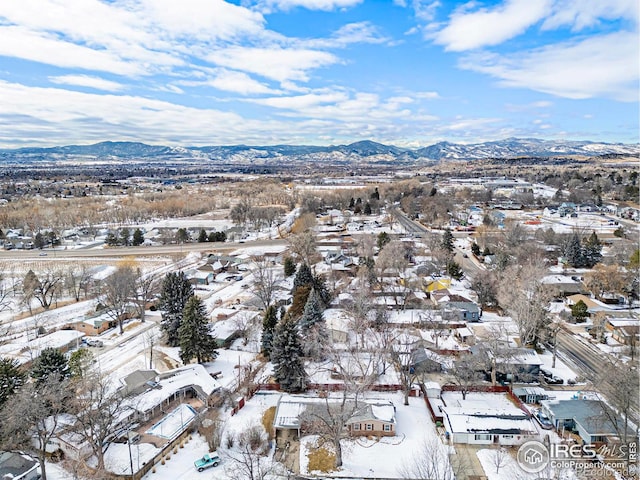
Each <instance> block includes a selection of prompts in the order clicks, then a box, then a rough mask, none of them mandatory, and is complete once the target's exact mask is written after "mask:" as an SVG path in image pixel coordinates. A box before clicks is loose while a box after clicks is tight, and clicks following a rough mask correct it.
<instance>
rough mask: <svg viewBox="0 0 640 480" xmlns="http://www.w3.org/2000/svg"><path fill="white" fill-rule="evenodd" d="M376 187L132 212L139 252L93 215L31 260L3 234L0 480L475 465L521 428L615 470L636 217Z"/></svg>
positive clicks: (499, 453)
mask: <svg viewBox="0 0 640 480" xmlns="http://www.w3.org/2000/svg"><path fill="white" fill-rule="evenodd" d="M376 180H377V181H378V183H372V182H373V180H371V179H370V180H368V181H366V182H362V184H361V185H355V186H354V185H350V186H349V187H348V188H344V187H340V189H342V190H344V193H343V195H342V196H343V197H344V198H343V200H342V201H343V204H340V203H339V201H338V200H337V199H336V198H330V197H327V198H325V199H324V202H327V203H328V202H329V201H332V203H333V204H331V205H322V204H321V203H320V202H319V200H317V198H316V196H318V198H319V197H321V196H322V195H323V192H326V190H325V189H324V188H321V187H323V186H322V185H317V186H316V187H317V188H316V189H314V185H313V184H311V183H309V182H306V183H304V184H303V185H302V186H301V187H300V191H302V192H304V193H305V195H309V198H316V203H317V205H316V206H315V207H314V208H315V209H314V210H312V209H309V207H307V208H306V209H304V208H301V207H298V206H297V207H295V208H292V209H290V210H288V211H285V210H283V211H282V212H281V213H280V215H279V216H278V217H277V221H274V222H272V224H271V225H270V226H267V224H266V223H260V222H255V221H253V222H252V221H250V220H249V217H250V216H249V215H247V214H245V217H244V218H243V217H242V216H241V215H239V214H238V212H237V211H235V209H236V208H237V206H239V205H241V201H240V200H237V201H238V202H240V203H236V204H235V205H236V207H232V208H231V211H229V210H228V209H223V208H219V209H216V210H214V211H211V212H209V213H208V214H207V215H204V216H202V217H200V218H197V219H193V218H190V217H184V218H175V219H163V220H160V221H158V220H153V219H151V220H149V221H145V222H139V223H134V224H131V225H130V226H128V227H126V228H127V229H128V230H129V231H130V232H133V231H139V232H140V235H143V236H144V241H139V240H140V237H139V236H138V241H139V242H138V243H137V244H135V245H134V244H133V243H127V242H123V243H121V244H119V245H115V244H113V245H107V243H106V238H107V235H112V236H113V237H114V238H121V237H123V234H122V227H119V228H118V227H117V226H110V227H104V228H102V229H100V230H96V234H95V236H92V238H88V236H86V235H83V233H82V232H81V231H77V235H76V236H72V237H68V236H66V235H65V236H62V237H61V238H60V239H59V240H57V241H55V242H52V243H51V244H50V245H42V248H41V249H40V248H35V247H34V248H35V252H34V253H31V252H32V250H28V248H29V247H24V245H27V244H29V242H31V241H33V239H32V238H31V237H30V235H29V234H28V232H25V231H24V230H22V231H20V230H19V229H11V230H6V231H4V230H3V231H4V242H5V243H4V246H5V249H6V252H4V253H3V255H4V256H2V258H1V260H0V261H1V262H2V292H3V293H2V296H1V301H2V305H3V309H2V312H0V319H1V321H0V360H1V361H2V364H1V369H0V378H4V379H8V380H11V381H10V382H9V381H8V380H7V382H6V385H7V386H6V387H4V386H3V387H2V390H1V391H0V412H1V413H0V418H1V419H2V426H0V440H1V441H2V442H3V443H2V445H3V447H2V448H3V451H2V453H0V478H12V479H16V478H19V479H27V480H30V479H31V478H37V475H41V476H42V478H45V474H46V476H47V477H48V478H53V479H54V480H58V479H60V480H62V479H71V478H83V479H84V478H95V479H99V478H100V479H101V478H135V479H141V478H144V479H146V480H149V479H153V478H159V479H164V478H175V479H191V478H207V479H225V478H238V479H240V478H242V479H277V478H350V479H353V478H358V479H374V478H385V479H395V478H397V479H407V480H410V479H418V478H429V479H431V478H433V479H469V480H472V479H479V478H496V477H495V476H493V477H492V475H493V472H494V471H499V470H500V468H502V467H504V466H505V465H510V466H509V467H508V468H506V467H505V469H504V471H505V472H506V471H511V470H510V469H512V468H513V469H516V468H519V467H518V465H519V464H518V463H517V462H518V458H519V457H518V455H519V453H518V452H519V449H520V448H521V447H522V446H523V445H525V444H527V443H528V442H531V441H534V442H538V443H539V444H540V445H545V446H546V447H545V448H547V449H552V447H550V445H568V446H571V445H580V446H587V450H589V449H594V451H598V452H600V453H599V455H600V456H599V457H598V459H596V460H597V461H598V462H600V463H599V465H600V467H598V468H603V469H605V470H606V471H608V472H609V473H610V474H611V475H613V476H615V475H617V473H614V472H622V471H623V470H624V468H620V462H617V461H616V462H614V460H618V459H614V458H613V457H612V456H611V455H607V454H606V453H607V452H613V451H618V450H620V448H621V446H625V448H623V449H622V450H624V451H625V452H629V450H627V449H626V446H628V445H635V443H634V442H637V440H638V421H639V420H640V417H639V415H638V413H639V410H638V403H637V391H638V390H637V388H638V384H637V362H638V352H637V346H638V339H639V338H638V337H639V333H638V329H639V317H638V314H639V312H640V305H639V304H638V296H637V281H638V277H637V272H638V258H637V257H638V244H637V241H636V240H637V238H635V239H634V235H635V237H637V232H638V226H637V225H638V224H637V223H634V221H633V220H629V219H627V218H626V217H624V215H623V214H622V212H621V211H619V210H616V209H614V208H612V207H609V208H608V209H605V207H602V208H601V207H595V206H588V205H587V204H584V203H575V204H570V203H568V202H564V203H561V204H556V203H555V202H553V199H554V198H555V197H557V196H558V193H557V192H558V191H559V190H557V189H554V188H551V187H546V186H544V185H542V184H538V183H527V182H524V181H520V180H518V179H515V178H514V179H507V178H504V179H492V180H487V182H483V183H470V182H466V181H463V180H462V179H461V180H459V181H456V180H455V179H454V178H449V179H447V180H446V181H443V182H442V184H438V188H439V189H440V188H441V189H442V190H443V192H446V193H443V194H441V195H443V196H444V195H447V196H450V197H451V198H455V197H457V195H459V194H460V193H459V192H462V191H464V192H465V195H467V196H468V197H470V199H469V200H468V202H467V203H468V205H467V206H465V207H461V208H456V210H455V214H451V215H446V216H445V217H442V216H441V215H438V216H435V217H433V216H432V218H431V219H430V218H429V215H433V211H432V210H430V209H424V212H426V213H419V212H418V213H416V212H414V209H415V203H416V202H417V200H416V199H415V198H412V199H410V200H409V201H407V200H406V199H407V198H408V194H407V193H406V192H409V191H411V190H410V189H411V188H415V187H416V186H417V185H418V184H417V183H402V182H406V180H394V179H387V180H386V181H387V184H386V185H385V184H384V183H382V182H381V178H378V179H376ZM398 182H400V183H401V185H400V186H398V187H396V186H395V185H396V183H398ZM489 186H490V188H491V192H492V195H494V196H495V197H496V199H499V201H495V202H480V201H473V200H471V197H473V196H476V195H477V196H480V195H485V193H484V189H487V188H489ZM287 188H289V187H287ZM396 188H397V189H398V190H397V191H396V190H395V189H396ZM474 190H477V192H476V193H474ZM532 192H535V193H532ZM352 195H353V196H352ZM394 195H398V198H401V200H398V201H396V200H395V197H394ZM523 195H531V199H533V202H531V200H530V202H529V203H532V205H530V206H526V207H525V206H524V205H523V204H522V203H521V202H517V203H513V202H512V201H515V200H517V199H522V198H523ZM510 202H512V203H510ZM537 202H538V203H547V204H548V205H547V206H545V207H544V208H541V206H538V205H536V203H537ZM603 203H604V204H606V202H604V201H603ZM554 205H557V208H556V207H555V206H554ZM254 208H255V207H254ZM365 210H366V212H368V213H365ZM574 214H575V216H574ZM623 224H624V229H625V231H626V232H628V233H627V234H626V235H625V236H619V235H617V234H616V231H619V229H620V228H621V225H623ZM160 225H162V226H160ZM161 231H163V232H164V233H163V234H162V235H156V234H155V233H152V234H151V232H161ZM171 231H173V233H170V232H171ZM211 232H227V233H225V237H226V238H225V239H224V241H214V242H210V241H209V240H208V239H209V234H210V233H211ZM631 232H634V233H633V234H632V233H631ZM178 235H180V236H182V240H180V241H175V242H172V241H166V242H165V241H163V240H162V238H178ZM89 236H91V235H89ZM16 240H19V241H20V242H22V244H23V248H27V250H20V248H21V247H19V246H18V245H17V242H16ZM145 242H146V243H145ZM39 252H43V253H47V255H46V256H41V255H40V253H39ZM131 252H134V253H133V254H131ZM629 285H632V287H631V288H629ZM49 286H51V287H50V288H49V289H47V287H49ZM12 382H13V383H12ZM621 382H623V383H621ZM2 385H4V384H2ZM621 385H622V386H621ZM30 392H31V393H30ZM34 392H39V393H38V395H39V396H41V397H42V399H43V401H45V402H46V403H45V404H43V406H42V411H41V412H40V413H39V415H41V416H40V417H37V416H35V417H34V416H33V415H37V414H38V412H36V411H35V410H36V407H34V408H33V410H34V411H33V412H30V413H29V415H27V410H26V406H25V401H26V400H25V398H26V397H24V396H25V395H35V393H34ZM65 392H66V393H65ZM52 405H53V406H52ZM3 407H4V408H3ZM45 407H46V408H45ZM19 412H23V413H22V414H20V413H19ZM16 415H19V416H18V417H16ZM20 415H21V416H20ZM21 419H22V420H23V421H20V420H21ZM25 422H30V423H25ZM19 432H22V434H20V435H19ZM553 448H555V447H553ZM622 450H621V451H622ZM554 451H555V450H554ZM589 451H590V450H589ZM207 455H208V456H209V457H207ZM381 459H384V461H382V460H381ZM582 460H584V461H587V460H588V461H592V459H590V458H584V459H582ZM596 460H593V461H596ZM624 461H625V462H627V465H631V464H632V463H633V457H632V456H631V455H627V456H626V457H625V458H624ZM194 462H195V463H194ZM198 462H199V463H198ZM496 465H497V466H496ZM607 465H611V466H607ZM549 468H551V470H546V472H547V473H549V474H550V478H551V477H553V478H565V477H562V475H569V473H567V472H568V471H569V470H571V469H568V470H567V469H566V468H564V467H563V468H560V469H556V470H554V467H549ZM43 470H45V471H46V472H45V473H44V474H43ZM200 470H201V471H200ZM34 472H35V473H34ZM522 475H523V476H522V478H538V477H535V476H526V475H527V472H526V471H524V470H523V471H522ZM573 475H578V476H576V477H566V478H582V477H580V476H579V475H580V472H577V473H575V472H574V473H573ZM612 478H614V477H612ZM618 478H632V477H618Z"/></svg>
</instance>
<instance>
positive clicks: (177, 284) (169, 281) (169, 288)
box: [159, 271, 193, 347]
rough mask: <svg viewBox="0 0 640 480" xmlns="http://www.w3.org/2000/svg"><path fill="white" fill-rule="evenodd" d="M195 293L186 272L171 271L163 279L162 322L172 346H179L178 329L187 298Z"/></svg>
mask: <svg viewBox="0 0 640 480" xmlns="http://www.w3.org/2000/svg"><path fill="white" fill-rule="evenodd" d="M192 295H193V287H192V286H191V284H190V283H189V280H187V276H186V275H185V274H184V272H182V271H180V272H170V273H167V275H166V276H165V277H164V280H163V281H162V290H161V292H160V302H159V308H160V310H163V313H162V322H161V324H160V326H161V328H162V330H163V331H164V333H165V335H166V339H167V344H168V345H169V346H171V347H177V346H178V329H179V328H180V323H182V314H183V312H184V307H185V306H186V304H187V300H189V298H190V297H191V296H192Z"/></svg>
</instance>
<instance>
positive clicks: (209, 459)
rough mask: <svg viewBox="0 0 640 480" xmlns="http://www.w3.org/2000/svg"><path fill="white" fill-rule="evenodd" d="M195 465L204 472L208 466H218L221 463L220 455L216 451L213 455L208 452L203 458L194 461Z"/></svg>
mask: <svg viewBox="0 0 640 480" xmlns="http://www.w3.org/2000/svg"><path fill="white" fill-rule="evenodd" d="M193 465H194V466H195V467H196V470H198V471H199V472H202V471H203V470H205V469H207V468H210V467H217V466H218V465H220V457H219V456H218V455H217V454H215V453H214V454H211V455H209V454H208V453H206V454H205V455H204V456H203V457H202V458H199V459H198V460H196V461H195V462H193Z"/></svg>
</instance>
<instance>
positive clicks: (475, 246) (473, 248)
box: [471, 242, 480, 257]
mask: <svg viewBox="0 0 640 480" xmlns="http://www.w3.org/2000/svg"><path fill="white" fill-rule="evenodd" d="M471 253H473V254H474V255H475V256H476V257H477V256H479V255H480V245H478V244H477V243H476V242H473V243H472V244H471Z"/></svg>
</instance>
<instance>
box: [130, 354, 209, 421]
mask: <svg viewBox="0 0 640 480" xmlns="http://www.w3.org/2000/svg"><path fill="white" fill-rule="evenodd" d="M121 383H122V384H123V388H124V389H125V392H126V393H127V394H128V395H129V404H130V405H131V406H132V409H133V411H132V412H131V414H130V417H131V419H132V420H143V421H147V420H149V419H150V418H153V417H154V416H156V415H158V414H161V413H163V412H165V411H166V410H168V409H169V408H170V407H171V406H172V405H174V403H175V402H176V401H178V402H179V401H182V400H185V399H194V400H199V401H200V402H201V404H202V406H203V407H205V406H207V405H208V404H209V400H210V399H211V396H212V395H213V393H214V392H216V391H217V390H219V389H220V384H219V383H218V381H217V380H215V379H214V378H213V377H211V375H209V373H208V372H207V370H206V369H205V368H204V366H202V365H200V364H193V365H187V366H184V367H180V368H176V369H174V370H169V371H168V372H163V373H158V372H156V371H155V370H138V371H135V372H132V373H130V374H129V375H127V376H126V377H124V378H123V379H122V380H121Z"/></svg>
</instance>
